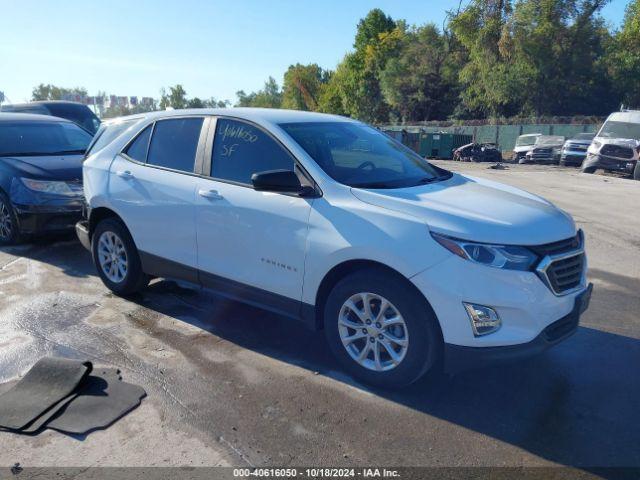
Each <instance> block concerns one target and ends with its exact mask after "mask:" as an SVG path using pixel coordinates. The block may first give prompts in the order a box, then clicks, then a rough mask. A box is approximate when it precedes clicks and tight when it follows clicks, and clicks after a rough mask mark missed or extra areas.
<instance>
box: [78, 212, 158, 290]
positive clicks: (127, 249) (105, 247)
mask: <svg viewBox="0 0 640 480" xmlns="http://www.w3.org/2000/svg"><path fill="white" fill-rule="evenodd" d="M91 252H92V254H93V262H94V264H95V266H96V268H97V270H98V275H100V279H101V280H102V282H103V283H104V284H105V285H106V286H107V288H108V289H109V290H111V291H112V292H113V293H115V294H116V295H122V296H126V295H131V294H133V293H136V292H138V291H140V290H142V289H143V288H145V287H146V286H147V285H148V284H149V277H148V276H147V275H146V274H145V273H144V272H143V271H142V263H141V262H140V255H139V254H138V249H137V248H136V245H135V243H134V242H133V239H132V238H131V234H130V233H129V231H128V230H127V227H126V226H125V225H124V223H122V222H121V221H120V220H118V219H116V218H108V219H106V220H103V221H101V222H100V223H99V224H98V225H97V226H96V228H95V230H94V233H93V236H92V239H91Z"/></svg>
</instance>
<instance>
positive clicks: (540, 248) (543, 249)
mask: <svg viewBox="0 0 640 480" xmlns="http://www.w3.org/2000/svg"><path fill="white" fill-rule="evenodd" d="M580 237H581V234H580V233H578V235H576V236H575V237H571V238H567V239H565V240H560V241H558V242H553V243H546V244H544V245H536V246H533V247H529V249H531V250H533V252H534V253H536V254H538V255H540V256H541V257H546V256H547V255H560V254H563V253H567V252H570V251H572V250H576V249H578V248H580V244H581V243H582V240H581V239H580Z"/></svg>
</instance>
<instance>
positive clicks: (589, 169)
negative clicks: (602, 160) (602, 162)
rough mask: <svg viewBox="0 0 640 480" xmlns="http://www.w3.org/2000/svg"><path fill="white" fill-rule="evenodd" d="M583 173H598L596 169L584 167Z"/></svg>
mask: <svg viewBox="0 0 640 480" xmlns="http://www.w3.org/2000/svg"><path fill="white" fill-rule="evenodd" d="M582 173H596V167H584V168H583V169H582Z"/></svg>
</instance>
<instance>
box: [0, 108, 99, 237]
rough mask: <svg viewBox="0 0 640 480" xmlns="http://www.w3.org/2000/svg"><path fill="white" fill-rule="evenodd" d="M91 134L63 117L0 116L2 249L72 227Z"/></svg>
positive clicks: (79, 214)
mask: <svg viewBox="0 0 640 480" xmlns="http://www.w3.org/2000/svg"><path fill="white" fill-rule="evenodd" d="M90 141H91V135H89V134H88V133H87V132H86V131H85V130H83V129H81V128H80V127H78V126H77V125H76V124H74V123H72V122H70V121H68V120H64V119H62V118H56V117H48V116H44V115H29V114H24V113H0V245H8V244H13V243H16V242H18V241H19V240H20V239H21V237H22V236H24V235H30V234H37V233H43V232H52V231H59V230H65V229H73V228H74V225H75V224H76V222H77V221H78V220H80V219H81V217H82V207H83V193H82V159H83V155H84V152H85V150H86V148H87V145H88V144H89V142H90Z"/></svg>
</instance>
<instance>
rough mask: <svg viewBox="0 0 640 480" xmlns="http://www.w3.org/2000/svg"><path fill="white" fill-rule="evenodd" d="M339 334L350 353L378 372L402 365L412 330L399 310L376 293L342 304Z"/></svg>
mask: <svg viewBox="0 0 640 480" xmlns="http://www.w3.org/2000/svg"><path fill="white" fill-rule="evenodd" d="M338 333H339V335H340V340H341V341H342V345H343V346H344V348H345V349H346V351H347V353H348V354H349V356H350V357H351V358H352V359H353V360H354V361H355V362H357V363H358V364H359V365H361V366H362V367H364V368H367V369H369V370H374V371H377V372H383V371H388V370H392V369H394V368H396V367H397V366H398V365H400V363H401V362H402V360H403V359H404V357H405V355H406V354H407V349H408V347H409V329H408V328H407V325H406V323H405V321H404V318H402V315H401V314H400V311H399V310H398V309H397V308H396V307H395V306H394V305H393V304H392V303H391V302H390V301H389V300H387V299H386V298H384V297H382V296H381V295H377V294H375V293H368V292H362V293H357V294H355V295H352V296H351V297H349V298H348V299H347V300H346V301H345V302H344V303H343V305H342V308H341V309H340V313H339V317H338Z"/></svg>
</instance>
